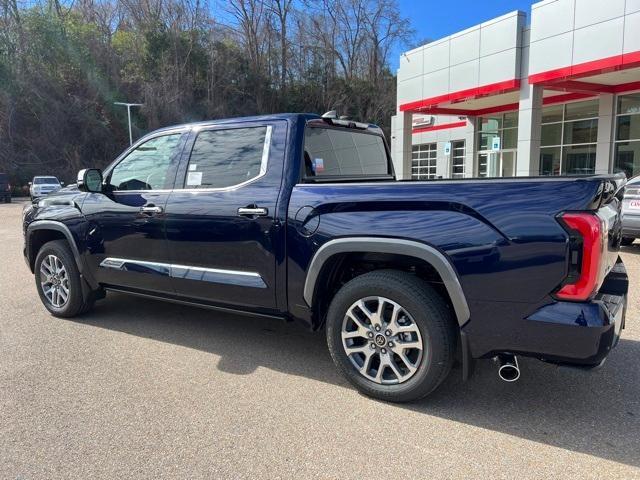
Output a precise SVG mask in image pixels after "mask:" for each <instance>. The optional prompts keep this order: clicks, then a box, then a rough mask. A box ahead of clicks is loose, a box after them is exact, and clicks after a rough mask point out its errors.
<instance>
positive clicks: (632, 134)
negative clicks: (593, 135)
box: [616, 112, 640, 140]
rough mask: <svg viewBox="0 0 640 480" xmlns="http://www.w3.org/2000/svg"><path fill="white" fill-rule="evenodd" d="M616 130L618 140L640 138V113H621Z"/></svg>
mask: <svg viewBox="0 0 640 480" xmlns="http://www.w3.org/2000/svg"><path fill="white" fill-rule="evenodd" d="M638 113H640V112H638ZM616 132H617V133H616V140H638V139H640V115H619V116H618V121H617V130H616Z"/></svg>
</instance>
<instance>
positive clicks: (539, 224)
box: [23, 113, 628, 401]
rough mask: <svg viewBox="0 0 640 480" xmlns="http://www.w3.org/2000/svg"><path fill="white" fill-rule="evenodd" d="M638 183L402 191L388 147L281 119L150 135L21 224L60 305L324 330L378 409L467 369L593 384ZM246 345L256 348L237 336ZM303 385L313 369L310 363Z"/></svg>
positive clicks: (41, 282) (34, 208)
mask: <svg viewBox="0 0 640 480" xmlns="http://www.w3.org/2000/svg"><path fill="white" fill-rule="evenodd" d="M625 180H626V179H625V177H624V175H623V174H622V175H592V176H576V177H541V178H513V179H505V178H496V179H461V180H442V181H440V180H438V181H428V182H398V181H395V175H394V171H393V165H392V163H391V158H390V156H389V151H388V148H387V145H386V143H385V140H384V137H383V135H382V131H381V130H380V129H379V128H378V127H376V126H374V125H369V124H367V123H360V122H354V121H351V120H345V119H342V118H337V115H335V114H333V113H332V114H327V115H325V116H324V117H322V118H321V117H319V116H317V115H307V114H299V115H294V114H286V115H285V114H282V115H272V116H262V117H252V118H240V119H230V120H220V121H215V122H203V123H199V124H190V125H181V126H177V127H172V128H166V129H163V130H158V131H156V132H153V133H151V134H149V135H147V136H145V137H144V138H142V139H140V140H139V141H138V142H137V143H135V144H134V145H133V146H131V147H130V148H129V149H128V150H127V151H126V152H124V153H123V154H122V155H121V156H120V157H119V158H118V159H116V160H115V161H114V162H113V163H112V164H111V165H110V166H109V167H107V169H106V170H105V171H104V172H101V171H100V170H96V169H88V170H83V171H81V172H80V173H79V175H78V189H77V191H76V192H75V193H72V192H60V193H55V194H52V195H50V196H49V197H47V198H45V199H43V200H42V201H40V202H38V203H33V204H31V205H29V206H28V207H27V208H26V209H25V212H24V217H23V231H24V235H25V245H24V255H25V259H26V261H27V264H28V265H29V268H30V269H31V271H32V272H33V273H34V275H35V284H36V288H37V290H38V293H39V295H40V299H41V300H42V302H43V304H44V306H45V307H46V308H47V309H48V310H49V311H50V312H51V313H52V314H53V315H55V316H59V317H73V316H76V315H79V314H83V313H85V312H87V311H89V309H90V308H91V307H92V305H93V303H94V301H96V300H97V299H100V298H102V297H103V296H104V294H105V291H118V292H124V293H128V294H132V295H142V296H144V297H149V298H158V299H162V300H167V301H170V302H177V303H180V304H187V305H196V306H200V307H205V308H212V309H217V310H222V311H230V310H231V311H241V312H244V313H247V314H252V315H256V316H259V317H268V318H273V317H275V318H279V319H284V320H298V321H300V322H302V323H304V324H306V325H307V326H308V327H309V328H311V329H313V330H320V331H322V332H325V333H326V336H327V342H328V346H329V351H330V353H331V355H332V357H333V359H334V361H335V363H336V365H337V367H338V368H339V369H340V370H341V371H342V372H343V373H344V375H345V376H346V377H347V378H348V379H349V380H350V381H351V382H352V383H353V384H354V385H355V386H356V387H357V388H358V389H360V390H361V391H362V392H364V393H366V394H368V395H371V396H374V397H377V398H380V399H385V400H391V401H409V400H415V399H417V398H421V397H423V396H425V395H427V394H429V393H430V392H431V391H433V390H434V389H435V388H436V387H437V386H438V385H439V384H440V383H441V382H442V381H443V380H444V379H445V378H446V376H447V375H448V374H449V371H450V369H451V366H452V365H453V362H454V358H455V356H456V352H458V353H459V355H460V360H461V363H462V373H463V376H464V377H465V378H467V377H468V376H469V375H470V374H471V371H472V365H473V361H474V359H480V358H493V357H497V358H498V359H499V364H500V368H499V375H500V376H501V378H502V379H503V380H506V381H514V380H516V379H517V378H518V377H519V375H520V371H519V368H518V364H517V361H516V357H515V355H525V356H529V357H533V358H538V359H541V360H543V361H546V362H551V363H556V364H563V365H574V366H577V367H580V368H585V369H588V368H592V367H596V366H598V365H601V364H602V362H603V361H604V360H605V358H606V357H607V355H608V354H609V353H610V351H611V349H613V347H615V345H616V344H617V343H618V339H619V337H620V332H621V330H622V328H623V326H624V321H625V311H626V309H625V307H626V302H627V289H628V279H627V274H626V270H625V267H624V264H623V263H622V260H621V259H620V257H619V255H618V250H619V247H620V240H621V238H622V237H621V225H620V217H621V210H620V209H621V200H622V192H623V190H622V187H623V183H624V181H625ZM238 341H239V342H241V341H242V339H238ZM304 368H310V369H312V368H313V366H307V367H304Z"/></svg>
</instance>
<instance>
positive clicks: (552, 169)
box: [540, 147, 561, 175]
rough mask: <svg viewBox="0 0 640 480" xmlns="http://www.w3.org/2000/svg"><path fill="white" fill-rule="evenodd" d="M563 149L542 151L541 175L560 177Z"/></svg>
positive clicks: (543, 149) (546, 148)
mask: <svg viewBox="0 0 640 480" xmlns="http://www.w3.org/2000/svg"><path fill="white" fill-rule="evenodd" d="M560 152H561V147H550V148H549V147H545V148H541V149H540V175H560Z"/></svg>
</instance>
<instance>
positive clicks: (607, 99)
mask: <svg viewBox="0 0 640 480" xmlns="http://www.w3.org/2000/svg"><path fill="white" fill-rule="evenodd" d="M598 98H599V104H600V105H599V109H598V145H597V146H596V173H609V172H610V171H612V169H613V161H612V159H611V156H612V151H613V147H612V142H613V135H614V130H615V119H616V117H615V108H616V104H615V95H614V94H612V93H602V94H600V96H599V97H598Z"/></svg>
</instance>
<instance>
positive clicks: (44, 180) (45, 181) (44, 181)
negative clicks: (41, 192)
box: [33, 177, 60, 185]
mask: <svg viewBox="0 0 640 480" xmlns="http://www.w3.org/2000/svg"><path fill="white" fill-rule="evenodd" d="M33 183H35V184H36V185H52V184H53V185H58V184H59V183H60V182H58V179H57V178H56V177H36V178H34V179H33Z"/></svg>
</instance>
